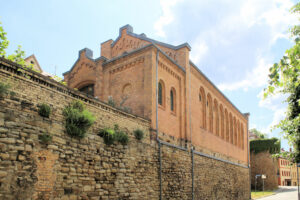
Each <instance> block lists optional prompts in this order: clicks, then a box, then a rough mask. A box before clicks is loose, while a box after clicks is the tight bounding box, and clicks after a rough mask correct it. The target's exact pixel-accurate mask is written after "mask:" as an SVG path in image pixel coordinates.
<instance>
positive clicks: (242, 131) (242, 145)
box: [241, 123, 245, 149]
mask: <svg viewBox="0 0 300 200" xmlns="http://www.w3.org/2000/svg"><path fill="white" fill-rule="evenodd" d="M241 135H242V138H241V140H242V144H241V148H242V149H244V137H245V135H244V125H243V124H242V123H241Z"/></svg>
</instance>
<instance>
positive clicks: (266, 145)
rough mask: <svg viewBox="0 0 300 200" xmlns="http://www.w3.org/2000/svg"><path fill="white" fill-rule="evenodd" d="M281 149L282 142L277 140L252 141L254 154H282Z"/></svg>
mask: <svg viewBox="0 0 300 200" xmlns="http://www.w3.org/2000/svg"><path fill="white" fill-rule="evenodd" d="M280 148H281V144H280V140H278V139H277V138H271V139H257V140H251V141H250V152H254V153H255V154H257V153H260V152H263V151H268V152H269V153H270V154H276V153H279V152H280Z"/></svg>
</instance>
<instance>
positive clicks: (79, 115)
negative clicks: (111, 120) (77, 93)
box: [63, 101, 95, 138]
mask: <svg viewBox="0 0 300 200" xmlns="http://www.w3.org/2000/svg"><path fill="white" fill-rule="evenodd" d="M63 115H64V116H65V119H66V125H65V126H66V131H67V133H68V134H69V135H71V136H75V137H79V138H83V137H85V135H86V132H87V130H88V129H89V128H90V127H91V126H92V125H93V123H94V122H95V117H94V116H93V115H92V113H90V112H89V111H88V110H86V109H85V107H84V105H83V103H82V102H81V101H73V102H72V103H70V104H69V105H68V106H67V107H65V109H64V110H63Z"/></svg>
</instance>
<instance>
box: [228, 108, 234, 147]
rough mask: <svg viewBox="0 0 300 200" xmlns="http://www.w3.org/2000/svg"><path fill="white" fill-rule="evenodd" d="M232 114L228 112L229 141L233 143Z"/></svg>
mask: <svg viewBox="0 0 300 200" xmlns="http://www.w3.org/2000/svg"><path fill="white" fill-rule="evenodd" d="M232 120H233V119H232V114H231V113H229V142H230V143H231V144H233V121H232Z"/></svg>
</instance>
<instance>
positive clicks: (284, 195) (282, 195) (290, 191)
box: [259, 186, 298, 200]
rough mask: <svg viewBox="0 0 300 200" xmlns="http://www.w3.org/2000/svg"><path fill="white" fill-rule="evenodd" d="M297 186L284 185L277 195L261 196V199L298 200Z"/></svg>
mask: <svg viewBox="0 0 300 200" xmlns="http://www.w3.org/2000/svg"><path fill="white" fill-rule="evenodd" d="M297 194H298V191H297V187H296V186H282V187H279V189H278V190H277V191H276V194H275V195H271V196H268V197H264V198H260V199H259V200H298V199H297Z"/></svg>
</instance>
